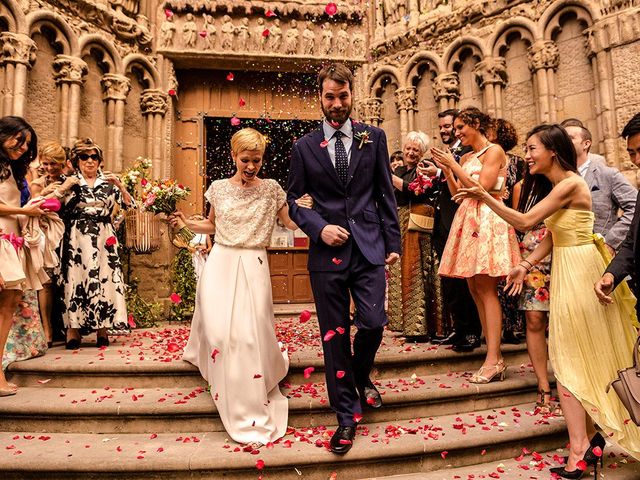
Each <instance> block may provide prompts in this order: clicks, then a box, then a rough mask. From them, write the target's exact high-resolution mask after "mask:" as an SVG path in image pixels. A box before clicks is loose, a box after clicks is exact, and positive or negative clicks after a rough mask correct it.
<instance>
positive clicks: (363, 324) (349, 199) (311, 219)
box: [287, 64, 400, 454]
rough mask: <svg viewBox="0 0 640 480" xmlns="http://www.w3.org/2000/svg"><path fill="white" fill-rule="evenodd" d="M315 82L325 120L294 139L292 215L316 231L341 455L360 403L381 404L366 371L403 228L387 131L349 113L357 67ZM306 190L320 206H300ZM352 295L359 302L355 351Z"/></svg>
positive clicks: (314, 255)
mask: <svg viewBox="0 0 640 480" xmlns="http://www.w3.org/2000/svg"><path fill="white" fill-rule="evenodd" d="M318 86H319V89H320V101H321V105H322V111H323V113H324V116H325V119H324V120H323V122H322V124H321V125H320V128H318V129H317V130H315V131H313V132H311V133H309V134H307V135H305V136H304V137H302V138H301V139H299V140H298V141H297V142H296V143H295V144H294V145H293V149H292V152H291V165H290V171H289V191H288V194H287V201H288V202H289V213H290V215H291V218H292V219H293V220H294V221H295V222H296V223H297V224H298V226H299V227H300V228H301V229H302V230H303V231H304V232H305V233H306V234H307V235H308V236H309V238H310V239H311V244H310V246H309V263H308V269H309V273H310V276H311V288H312V290H313V295H314V298H315V302H316V310H317V312H318V323H319V325H320V335H321V337H322V339H323V342H322V346H323V350H324V362H325V371H326V381H327V391H328V393H329V401H330V403H331V407H332V408H333V410H334V411H335V412H336V414H337V416H338V424H339V427H338V429H337V430H336V432H335V434H334V435H333V437H332V438H331V442H330V445H331V451H332V452H334V453H338V454H344V453H346V452H348V451H349V450H350V449H351V446H352V444H353V439H354V437H355V431H356V425H357V423H358V421H359V420H360V418H361V417H362V406H368V407H372V408H379V407H381V406H382V398H381V397H380V394H379V392H378V391H377V389H376V388H375V386H374V385H373V383H372V382H371V380H370V378H369V374H370V372H371V369H372V367H373V361H374V359H375V355H376V352H377V350H378V347H379V346H380V342H381V341H382V333H383V328H384V325H385V324H386V323H387V316H386V313H385V310H384V297H385V270H384V266H385V264H392V263H394V262H395V261H397V260H398V258H399V256H400V227H399V225H398V217H397V212H396V202H395V197H394V195H393V187H392V185H391V171H390V168H389V153H388V150H387V140H386V136H385V134H384V132H383V131H382V130H381V129H379V128H376V127H372V126H370V125H364V124H361V123H356V122H353V121H352V120H351V119H350V114H351V110H352V92H353V74H352V73H351V71H350V70H349V69H348V68H347V67H346V66H345V65H343V64H330V65H328V66H326V67H324V68H323V69H322V70H321V71H320V73H319V75H318ZM305 193H308V194H310V195H311V197H312V198H313V202H314V205H313V209H306V208H301V207H299V206H298V205H297V204H296V202H295V201H296V199H298V198H300V197H301V196H302V195H304V194H305ZM349 293H351V295H352V297H353V299H354V301H355V304H356V309H357V315H356V318H355V320H354V323H355V326H356V327H357V328H358V331H357V333H356V335H355V337H354V340H353V355H352V354H351V342H350V337H349V328H350V319H349Z"/></svg>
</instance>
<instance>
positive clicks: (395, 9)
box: [384, 0, 407, 24]
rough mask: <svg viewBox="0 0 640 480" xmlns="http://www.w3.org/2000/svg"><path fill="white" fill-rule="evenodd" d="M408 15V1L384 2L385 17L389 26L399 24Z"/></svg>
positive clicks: (391, 0) (394, 0)
mask: <svg viewBox="0 0 640 480" xmlns="http://www.w3.org/2000/svg"><path fill="white" fill-rule="evenodd" d="M406 14H407V1H406V0H384V17H385V22H386V23H387V24H390V23H397V22H399V21H400V20H402V18H403V17H404V16H405V15H406Z"/></svg>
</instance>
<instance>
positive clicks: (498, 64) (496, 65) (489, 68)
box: [473, 57, 507, 88]
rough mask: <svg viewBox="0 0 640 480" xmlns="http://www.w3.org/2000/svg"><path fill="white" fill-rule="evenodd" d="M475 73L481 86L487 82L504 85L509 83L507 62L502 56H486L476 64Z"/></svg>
mask: <svg viewBox="0 0 640 480" xmlns="http://www.w3.org/2000/svg"><path fill="white" fill-rule="evenodd" d="M473 73H474V74H475V76H476V82H478V85H480V88H484V86H485V85H487V84H491V85H501V86H503V87H504V86H505V85H506V84H507V63H506V61H505V59H504V58H502V57H488V58H485V59H484V60H482V61H481V62H478V63H477V64H476V66H475V68H474V69H473Z"/></svg>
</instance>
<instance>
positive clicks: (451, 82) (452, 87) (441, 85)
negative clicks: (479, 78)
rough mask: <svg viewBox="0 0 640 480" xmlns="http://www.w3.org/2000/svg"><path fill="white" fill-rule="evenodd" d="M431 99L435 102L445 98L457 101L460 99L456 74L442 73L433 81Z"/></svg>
mask: <svg viewBox="0 0 640 480" xmlns="http://www.w3.org/2000/svg"><path fill="white" fill-rule="evenodd" d="M433 97H434V98H435V100H436V102H439V101H440V100H441V99H443V98H446V99H447V100H456V101H457V100H458V99H459V98H460V79H459V78H458V74H457V73H456V72H451V73H442V74H440V75H438V76H437V77H436V78H434V79H433Z"/></svg>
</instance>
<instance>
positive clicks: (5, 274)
mask: <svg viewBox="0 0 640 480" xmlns="http://www.w3.org/2000/svg"><path fill="white" fill-rule="evenodd" d="M0 202H2V203H4V204H5V205H8V206H11V207H18V208H19V207H20V190H19V189H18V184H17V183H16V180H15V179H14V178H13V175H12V174H10V175H9V177H7V178H6V179H5V180H0ZM0 230H1V232H0V273H1V274H2V278H3V279H4V282H5V288H7V289H10V290H23V289H24V287H25V282H26V275H25V270H24V265H23V259H24V254H23V252H22V247H21V246H20V244H21V243H22V242H23V240H22V237H21V236H20V225H19V223H18V215H0Z"/></svg>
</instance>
